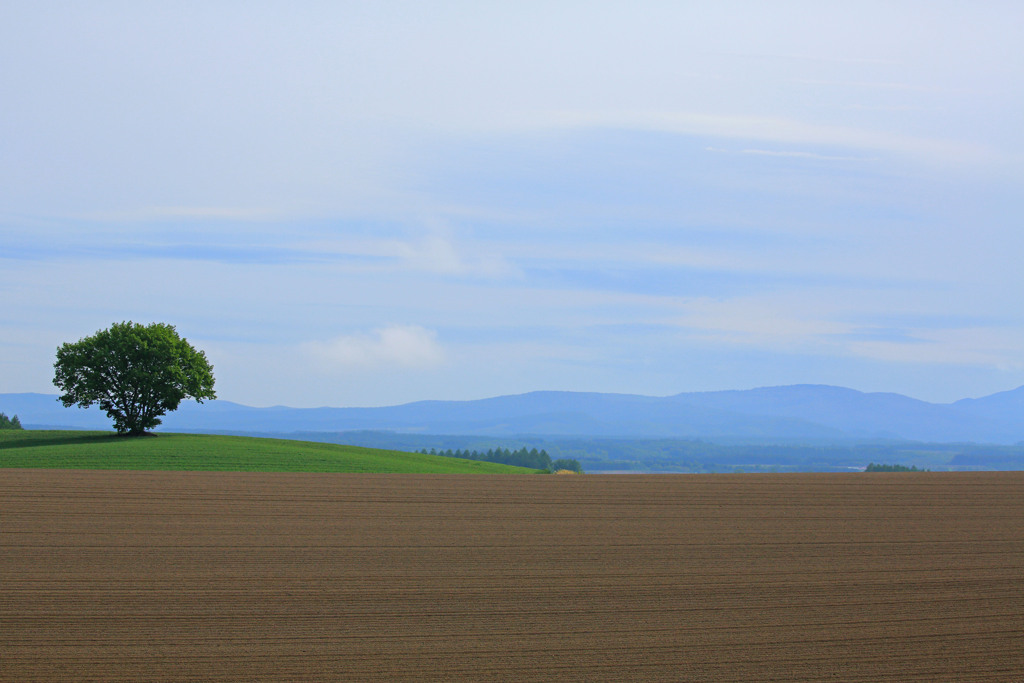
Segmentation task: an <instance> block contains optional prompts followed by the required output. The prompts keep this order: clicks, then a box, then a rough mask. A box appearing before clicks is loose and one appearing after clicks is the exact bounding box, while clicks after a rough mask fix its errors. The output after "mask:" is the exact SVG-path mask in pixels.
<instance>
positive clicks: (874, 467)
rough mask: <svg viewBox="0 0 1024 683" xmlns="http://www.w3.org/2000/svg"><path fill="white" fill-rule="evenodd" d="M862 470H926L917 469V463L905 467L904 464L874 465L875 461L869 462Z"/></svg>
mask: <svg viewBox="0 0 1024 683" xmlns="http://www.w3.org/2000/svg"><path fill="white" fill-rule="evenodd" d="M864 471H865V472H927V471H928V470H919V469H917V465H911V466H910V467H907V466H906V465H876V464H875V463H871V464H869V465H868V466H867V469H865V470H864Z"/></svg>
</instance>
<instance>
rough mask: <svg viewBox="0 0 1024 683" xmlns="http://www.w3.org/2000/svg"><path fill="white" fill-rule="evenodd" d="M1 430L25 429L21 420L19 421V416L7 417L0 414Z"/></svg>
mask: <svg viewBox="0 0 1024 683" xmlns="http://www.w3.org/2000/svg"><path fill="white" fill-rule="evenodd" d="M0 429H24V427H22V426H21V420H19V419H18V416H17V415H15V416H14V417H7V416H6V415H4V414H3V413H0Z"/></svg>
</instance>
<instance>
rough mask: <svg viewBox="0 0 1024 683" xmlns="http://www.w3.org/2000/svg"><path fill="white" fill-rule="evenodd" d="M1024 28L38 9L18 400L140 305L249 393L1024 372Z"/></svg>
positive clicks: (19, 120)
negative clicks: (72, 345)
mask: <svg viewBox="0 0 1024 683" xmlns="http://www.w3.org/2000/svg"><path fill="white" fill-rule="evenodd" d="M1022 24H1024V6H1015V5H1012V4H1009V3H996V4H994V5H984V6H967V5H965V6H958V5H942V6H938V5H927V4H925V5H922V4H919V3H882V2H867V3H859V4H857V5H856V6H853V5H851V6H836V5H821V4H816V3H806V2H797V1H795V0H793V1H788V2H781V3H773V4H772V5H770V6H763V7H762V6H758V5H756V4H752V3H745V2H736V1H732V2H725V3H719V4H716V5H714V6H694V5H680V4H678V3H669V2H653V3H648V4H645V5H644V6H642V7H640V8H637V7H636V6H635V5H629V4H626V3H622V2H607V3H598V4H593V3H586V4H584V3H577V2H565V3H555V4H543V5H542V4H531V3H516V4H514V5H510V6H478V5H467V4H464V3H455V2H442V3H436V4H431V5H429V6H424V5H421V4H418V3H409V2H387V3H379V4H374V5H372V6H350V5H345V4H342V5H337V6H336V5H332V4H330V3H305V4H300V5H298V6H288V7H285V6H281V5H277V4H274V3H267V2H253V3H247V4H246V5H245V6H244V8H242V7H241V6H239V5H237V4H234V3H209V4H205V5H189V6H153V5H105V4H104V5H89V6H84V5H83V6H64V7H62V8H61V10H60V11H53V9H52V8H51V7H49V6H47V5H46V4H45V3H44V4H35V3H33V4H23V5H20V6H15V5H13V4H9V5H8V6H5V7H3V8H2V9H0V60H2V61H3V62H4V63H6V64H10V65H16V68H10V69H7V70H4V71H3V72H2V73H0V92H3V93H4V94H5V97H4V100H5V104H4V111H3V113H2V114H0V138H2V139H3V140H4V141H5V146H4V153H3V156H2V158H0V207H3V208H2V209H0V293H2V295H3V298H4V301H5V310H4V314H3V315H2V316H0V393H44V394H46V393H51V392H53V391H54V387H53V384H52V379H53V374H52V372H53V370H52V368H53V362H54V354H55V352H56V349H57V347H58V346H59V345H60V344H62V343H64V342H69V341H75V340H78V339H81V338H83V337H85V336H88V335H91V334H93V333H95V332H96V331H97V330H100V329H104V328H106V327H108V326H110V325H111V324H112V323H114V322H118V321H123V320H134V321H135V322H140V323H149V322H163V323H168V324H171V325H174V326H175V327H176V328H177V330H178V332H179V333H180V334H181V335H182V336H183V337H185V338H187V339H188V340H189V342H190V343H192V344H193V345H194V346H195V347H196V348H198V349H201V350H203V351H205V352H206V354H207V356H208V358H209V360H210V362H211V363H212V365H213V368H214V376H215V378H216V391H217V394H218V396H219V397H220V398H221V399H223V400H226V401H231V402H235V403H240V404H242V405H249V406H263V407H266V406H270V405H282V406H288V407H294V408H304V407H370V406H374V407H382V406H393V405H402V404H406V403H412V402H417V401H423V400H479V397H481V396H482V397H487V398H490V397H498V396H507V395H517V394H524V393H531V392H533V391H538V390H540V391H546V390H554V391H574V392H584V393H586V392H598V393H620V394H634V395H642V396H671V395H675V394H678V393H690V392H706V391H743V390H744V389H722V387H752V388H764V387H774V386H790V385H797V384H817V385H825V386H839V387H844V388H853V389H854V390H857V391H862V392H865V393H876V392H882V393H897V394H901V395H904V396H908V397H913V398H916V399H918V400H923V401H928V402H931V403H950V402H953V401H956V400H959V399H961V398H968V397H981V396H988V395H991V394H994V393H999V392H1002V391H1010V390H1013V389H1014V388H1018V387H1020V386H1022V385H1024V353H1022V349H1024V310H1022V309H1021V307H1020V305H1019V301H1018V298H1019V297H1018V290H1019V287H1020V282H1019V280H1020V278H1019V263H1020V258H1021V255H1022V254H1024V231H1022V230H1020V226H1019V222H1020V211H1019V197H1020V196H1021V195H1022V194H1024V132H1022V131H1021V127H1020V125H1019V121H1018V119H1019V115H1018V112H1019V111H1021V108H1022V105H1024V101H1022V100H1024V94H1022V93H1021V92H1020V88H1019V87H1017V85H1018V84H1019V83H1021V82H1024V44H1022V43H1021V41H1020V40H1019V36H1018V35H1017V34H1018V33H1019V31H1018V29H1017V27H1019V26H1021V25H1022ZM536 387H559V389H537V388H536Z"/></svg>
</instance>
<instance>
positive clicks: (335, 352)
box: [303, 325, 445, 369]
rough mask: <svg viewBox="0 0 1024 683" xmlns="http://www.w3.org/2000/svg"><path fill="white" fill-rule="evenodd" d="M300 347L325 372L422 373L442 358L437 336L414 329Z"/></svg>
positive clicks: (384, 330) (397, 328) (395, 329)
mask: <svg viewBox="0 0 1024 683" xmlns="http://www.w3.org/2000/svg"><path fill="white" fill-rule="evenodd" d="M303 346H304V349H305V351H306V352H307V353H308V354H310V355H311V356H313V358H314V359H316V361H317V362H319V363H322V364H324V365H325V366H327V367H329V368H358V369H377V368H385V367H389V366H390V367H396V366H397V367H401V368H407V369H426V368H431V367H434V366H437V365H440V364H441V363H443V362H444V358H445V354H444V350H443V349H442V348H441V345H440V344H439V343H438V342H437V333H436V332H434V331H433V330H428V329H426V328H423V327H419V326H418V325H391V326H388V327H382V328H378V329H375V330H373V331H372V332H370V333H357V334H350V335H342V336H339V337H335V338H334V339H331V340H329V341H316V342H309V343H307V344H304V345H303Z"/></svg>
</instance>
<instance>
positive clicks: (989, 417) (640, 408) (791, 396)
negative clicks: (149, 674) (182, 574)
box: [0, 384, 1024, 444]
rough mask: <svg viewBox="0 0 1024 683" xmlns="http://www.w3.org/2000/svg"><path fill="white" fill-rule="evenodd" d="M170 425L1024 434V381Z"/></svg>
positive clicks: (75, 420)
mask: <svg viewBox="0 0 1024 683" xmlns="http://www.w3.org/2000/svg"><path fill="white" fill-rule="evenodd" d="M0 412H4V413H6V414H7V415H8V416H11V415H18V416H19V418H20V420H21V422H22V423H23V424H24V425H25V426H27V427H29V428H32V427H72V428H92V429H109V428H110V420H109V419H108V418H107V417H106V416H105V415H104V414H103V413H102V412H101V411H99V410H98V409H96V408H89V409H86V410H82V409H79V408H64V407H63V406H61V404H60V403H59V402H58V401H57V399H56V396H55V395H47V394H0ZM161 429H162V430H164V431H220V432H232V431H233V432H249V433H289V432H340V431H354V430H390V431H395V432H403V433H414V434H466V435H480V436H512V435H536V436H559V437H568V436H588V437H621V438H663V437H674V438H696V439H708V440H713V439H715V438H744V439H755V440H764V441H771V440H776V439H786V440H792V439H813V440H843V439H908V440H915V441H929V442H946V443H948V442H971V441H973V442H979V443H1002V444H1008V443H1017V442H1021V441H1024V387H1020V388H1018V389H1014V390H1012V391H1005V392H1001V393H998V394H992V395H991V396H986V397H984V398H977V399H963V400H960V401H956V402H955V403H947V404H940V403H928V402H926V401H919V400H916V399H912V398H908V397H906V396H902V395H900V394H889V393H864V392H860V391H855V390H853V389H844V388H841V387H833V386H823V385H806V384H804V385H792V386H782V387H765V388H761V389H750V390H746V391H713V392H699V393H684V394H677V395H675V396H666V397H652V396H638V395H632V394H600V393H577V392H560V391H537V392H532V393H528V394H520V395H515V396H499V397H496V398H488V399H482V400H476V401H419V402H416V403H407V404H404V405H399V406H392V407H383V408H286V407H273V408H252V407H249V406H244V405H241V404H238V403H231V402H229V401H212V402H207V403H204V404H202V405H199V404H196V403H195V402H193V401H190V402H187V403H183V404H182V405H181V407H180V409H179V410H178V411H177V412H174V413H171V414H169V415H167V416H166V417H165V418H164V424H163V425H162V426H161Z"/></svg>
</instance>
